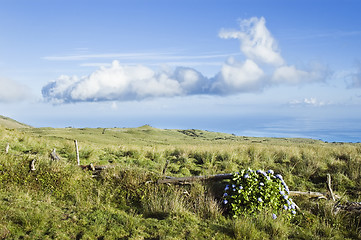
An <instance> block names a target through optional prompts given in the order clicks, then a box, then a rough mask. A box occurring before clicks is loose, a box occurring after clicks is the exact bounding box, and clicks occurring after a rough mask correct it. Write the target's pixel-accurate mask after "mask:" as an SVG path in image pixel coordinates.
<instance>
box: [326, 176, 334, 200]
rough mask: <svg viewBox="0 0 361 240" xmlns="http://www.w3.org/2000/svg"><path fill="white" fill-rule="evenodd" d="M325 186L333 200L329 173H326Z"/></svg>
mask: <svg viewBox="0 0 361 240" xmlns="http://www.w3.org/2000/svg"><path fill="white" fill-rule="evenodd" d="M327 187H328V191H330V195H331V198H332V200H333V201H335V200H336V199H335V195H334V194H333V191H332V188H331V175H330V174H329V173H327Z"/></svg>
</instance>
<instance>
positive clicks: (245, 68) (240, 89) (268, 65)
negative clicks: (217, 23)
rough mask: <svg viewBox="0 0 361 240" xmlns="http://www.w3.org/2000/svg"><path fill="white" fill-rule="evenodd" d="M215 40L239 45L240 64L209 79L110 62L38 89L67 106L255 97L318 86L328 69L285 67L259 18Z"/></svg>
mask: <svg viewBox="0 0 361 240" xmlns="http://www.w3.org/2000/svg"><path fill="white" fill-rule="evenodd" d="M219 36H220V37H221V38H224V39H238V40H239V41H240V50H241V53H242V54H243V55H244V57H245V59H244V60H242V61H240V60H237V59H235V58H233V57H230V58H228V60H227V61H226V62H225V63H224V64H223V65H222V67H221V69H220V70H219V72H218V73H217V74H216V75H215V76H214V77H212V78H207V77H205V76H203V75H202V74H201V73H200V72H198V71H197V70H195V69H193V68H190V67H166V68H162V69H160V70H158V71H155V70H153V69H151V68H149V67H147V66H143V65H121V64H120V63H119V62H118V61H113V63H112V64H111V65H109V66H108V67H105V66H103V67H100V69H99V70H97V71H95V72H93V73H91V74H90V75H88V76H84V77H78V76H67V75H63V76H60V77H59V78H58V79H56V80H54V81H51V82H49V83H48V84H47V85H45V86H44V87H43V89H42V94H43V97H44V98H45V99H46V100H47V101H51V102H53V103H67V102H81V101H117V100H119V101H125V100H141V99H146V98H156V97H173V96H185V95H195V94H217V95H229V94H237V93H244V92H259V91H262V90H263V89H265V88H266V87H271V86H275V85H281V84H288V85H289V84H304V83H311V82H316V81H322V80H324V79H325V77H326V76H327V69H326V68H324V67H322V66H321V65H314V66H311V67H309V68H308V69H299V68H297V67H296V66H294V65H288V64H287V63H286V61H285V60H284V59H283V57H282V56H281V51H280V49H279V47H278V45H277V42H276V40H275V39H274V37H273V36H272V34H271V33H270V31H269V30H268V29H267V27H266V20H265V19H264V18H263V17H261V18H257V17H252V18H250V19H245V20H242V21H240V30H238V31H236V30H222V31H221V32H220V33H219ZM53 60H54V59H53Z"/></svg>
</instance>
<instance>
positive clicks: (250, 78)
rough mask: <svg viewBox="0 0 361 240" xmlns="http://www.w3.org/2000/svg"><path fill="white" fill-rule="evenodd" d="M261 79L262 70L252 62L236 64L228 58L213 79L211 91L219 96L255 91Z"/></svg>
mask: <svg viewBox="0 0 361 240" xmlns="http://www.w3.org/2000/svg"><path fill="white" fill-rule="evenodd" d="M263 77H264V72H263V70H262V69H261V68H260V67H259V66H258V65H257V64H256V63H255V62H254V61H252V60H250V59H247V60H246V61H244V62H237V61H235V60H234V59H233V58H230V59H229V60H228V61H227V62H226V63H225V64H224V65H223V67H222V69H221V71H220V73H219V74H218V75H217V76H216V77H215V82H214V84H213V86H212V90H213V91H214V92H217V93H221V94H229V93H238V92H251V91H257V90H259V89H261V86H262V84H263V83H262V80H263Z"/></svg>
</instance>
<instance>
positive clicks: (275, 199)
mask: <svg viewBox="0 0 361 240" xmlns="http://www.w3.org/2000/svg"><path fill="white" fill-rule="evenodd" d="M224 190H225V193H224V195H223V197H224V200H223V204H225V205H226V206H227V207H228V209H229V210H230V211H231V212H232V214H233V217H235V218H237V217H238V216H240V215H247V214H256V213H258V212H260V211H263V210H270V211H271V212H272V213H273V215H272V217H273V218H275V217H277V214H280V213H283V214H288V215H289V216H290V217H292V216H293V215H294V214H296V204H295V203H294V202H293V201H292V199H291V198H289V196H288V193H289V189H288V186H287V184H286V183H285V182H284V180H283V178H282V176H281V175H279V174H277V175H274V172H273V171H272V170H269V171H267V172H264V171H263V170H257V171H254V170H252V169H247V170H245V169H243V170H241V171H240V172H237V173H235V174H234V176H233V178H232V180H231V181H230V183H229V185H227V186H226V187H225V189H224Z"/></svg>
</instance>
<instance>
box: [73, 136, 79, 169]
mask: <svg viewBox="0 0 361 240" xmlns="http://www.w3.org/2000/svg"><path fill="white" fill-rule="evenodd" d="M74 143H75V151H76V161H77V163H78V166H79V165H80V159H79V148H78V141H77V140H74Z"/></svg>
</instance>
